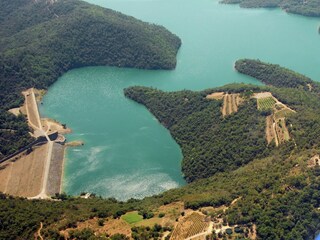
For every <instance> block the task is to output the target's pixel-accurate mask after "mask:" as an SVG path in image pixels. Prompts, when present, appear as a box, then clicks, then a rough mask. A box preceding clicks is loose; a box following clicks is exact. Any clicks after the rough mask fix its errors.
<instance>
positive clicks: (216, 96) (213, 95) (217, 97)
mask: <svg viewBox="0 0 320 240" xmlns="http://www.w3.org/2000/svg"><path fill="white" fill-rule="evenodd" d="M223 95H224V92H214V93H211V94H209V95H207V96H206V98H207V99H215V100H220V99H222V98H223Z"/></svg>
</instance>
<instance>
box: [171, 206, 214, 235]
mask: <svg viewBox="0 0 320 240" xmlns="http://www.w3.org/2000/svg"><path fill="white" fill-rule="evenodd" d="M208 227H209V222H206V221H205V216H204V215H201V214H199V213H196V212H193V213H192V214H191V215H189V216H186V217H185V218H184V219H183V220H182V221H180V222H179V223H178V225H177V226H176V227H175V228H174V230H173V233H172V235H171V238H170V240H184V239H187V238H190V237H192V236H195V235H197V234H199V233H203V232H206V231H207V229H208Z"/></svg>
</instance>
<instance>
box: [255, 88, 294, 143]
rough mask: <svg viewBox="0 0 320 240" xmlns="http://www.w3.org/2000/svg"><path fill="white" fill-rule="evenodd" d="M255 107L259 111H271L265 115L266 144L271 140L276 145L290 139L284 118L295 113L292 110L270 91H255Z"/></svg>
mask: <svg viewBox="0 0 320 240" xmlns="http://www.w3.org/2000/svg"><path fill="white" fill-rule="evenodd" d="M254 98H256V99H257V108H258V109H259V110H261V111H267V110H270V111H271V115H269V116H267V117H266V139H267V142H268V144H270V143H271V142H272V141H274V142H275V144H276V146H279V145H280V144H281V143H284V142H285V141H288V140H290V134H289V131H288V128H287V126H286V118H287V117H288V116H290V115H291V114H293V113H295V111H294V110H292V109H291V108H289V107H288V106H286V105H285V104H283V103H281V102H280V101H279V100H278V99H276V98H275V97H274V96H272V94H271V93H270V92H263V93H256V94H255V95H254Z"/></svg>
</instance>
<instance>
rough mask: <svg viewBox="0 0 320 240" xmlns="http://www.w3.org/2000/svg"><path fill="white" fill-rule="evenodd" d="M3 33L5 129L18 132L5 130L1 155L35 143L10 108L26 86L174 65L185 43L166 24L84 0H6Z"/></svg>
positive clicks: (0, 79)
mask: <svg viewBox="0 0 320 240" xmlns="http://www.w3.org/2000/svg"><path fill="white" fill-rule="evenodd" d="M0 35H1V39H0V89H1V91H0V109H1V110H0V129H11V130H13V131H11V132H10V131H9V132H8V131H7V132H5V133H4V132H2V131H1V132H0V158H1V156H3V155H7V154H10V153H12V152H14V151H15V150H17V149H18V148H19V147H21V146H23V144H24V143H25V142H26V141H29V140H28V139H29V138H28V135H27V128H26V125H25V124H24V120H23V118H21V119H17V118H15V117H13V116H9V115H8V114H7V113H6V112H5V111H6V110H8V109H9V108H12V107H17V106H18V105H19V104H21V102H22V97H21V91H22V90H24V89H27V88H30V87H36V88H40V89H46V88H47V87H48V86H49V85H50V84H52V83H53V82H54V81H56V80H57V78H58V77H59V76H61V75H62V74H63V73H64V72H66V71H68V70H70V69H73V68H77V67H83V66H96V65H108V66H117V67H133V68H144V69H173V68H175V65H176V53H177V51H178V49H179V47H180V45H181V41H180V39H179V38H178V37H177V36H175V35H173V34H172V33H170V32H169V31H168V30H166V29H165V28H164V27H161V26H157V25H153V24H148V23H145V22H142V21H139V20H137V19H135V18H133V17H129V16H125V15H123V14H121V13H118V12H115V11H112V10H109V9H104V8H102V7H98V6H94V5H91V4H88V3H85V2H82V1H78V0H58V1H45V0H41V1H32V0H13V1H9V2H8V1H5V0H1V1H0ZM17 124H18V125H19V126H20V127H19V128H17V127H15V125H17ZM11 126H12V127H11ZM20 128H22V129H23V131H22V130H21V131H20V130H19V129H20ZM17 130H18V131H17ZM16 139H21V141H20V140H19V141H16Z"/></svg>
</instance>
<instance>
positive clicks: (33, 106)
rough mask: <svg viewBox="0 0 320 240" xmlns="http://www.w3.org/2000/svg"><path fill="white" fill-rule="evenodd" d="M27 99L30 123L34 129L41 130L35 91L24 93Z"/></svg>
mask: <svg viewBox="0 0 320 240" xmlns="http://www.w3.org/2000/svg"><path fill="white" fill-rule="evenodd" d="M23 94H24V97H25V107H26V112H27V117H28V122H29V124H30V126H31V127H32V128H34V127H35V128H39V129H40V128H41V123H40V118H39V112H38V107H37V102H36V99H35V96H34V93H33V89H29V90H27V91H25V92H23Z"/></svg>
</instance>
